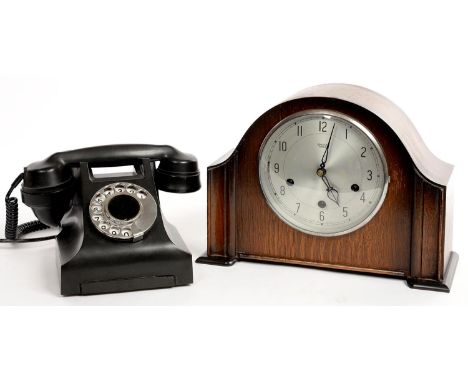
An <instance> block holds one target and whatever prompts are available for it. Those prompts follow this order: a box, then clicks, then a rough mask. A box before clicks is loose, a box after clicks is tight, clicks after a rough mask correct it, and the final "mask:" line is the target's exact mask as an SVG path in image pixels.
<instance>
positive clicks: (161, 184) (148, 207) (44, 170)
mask: <svg viewBox="0 0 468 382" xmlns="http://www.w3.org/2000/svg"><path fill="white" fill-rule="evenodd" d="M155 162H159V165H158V166H157V167H156V163H155ZM128 165H131V166H133V167H134V169H135V171H134V172H133V173H132V174H123V175H116V174H109V175H99V176H98V175H95V174H94V173H93V169H96V168H99V167H106V168H107V167H115V166H128ZM21 180H23V185H22V188H21V196H22V201H23V202H24V203H25V204H26V205H27V206H29V207H31V208H32V210H33V211H34V214H35V215H36V216H37V218H38V219H39V223H38V222H34V223H27V224H26V227H25V225H21V226H19V227H17V216H16V217H15V216H14V215H15V212H14V211H13V210H12V205H13V204H14V200H13V199H15V198H11V197H10V194H11V192H12V190H13V188H14V187H15V186H17V185H19V183H20V182H21ZM200 187H201V185H200V174H199V170H198V163H197V160H196V158H195V157H194V156H193V155H190V154H185V153H182V152H180V151H178V150H176V149H175V148H173V147H171V146H157V145H110V146H98V147H90V148H84V149H79V150H72V151H64V152H59V153H56V154H53V155H51V156H50V157H48V158H47V159H45V160H42V161H39V162H34V163H32V164H30V165H29V166H27V167H26V168H25V169H24V172H23V174H22V175H20V176H19V177H18V178H17V179H16V180H15V182H14V183H13V185H12V188H11V189H10V191H9V192H8V194H7V198H6V203H7V225H6V230H5V233H6V237H7V239H9V241H10V242H14V241H22V239H21V237H20V236H21V235H22V234H24V233H25V232H31V231H33V230H36V229H42V228H45V227H47V226H48V227H60V228H61V230H60V233H59V234H58V235H57V242H58V247H59V263H60V271H61V275H60V277H61V291H62V294H63V295H75V294H95V293H107V292H119V291H129V290H137V289H153V288H161V287H169V286H177V285H186V284H190V283H191V282H192V279H193V276H192V261H191V255H190V253H189V251H188V250H187V248H186V246H185V244H184V243H183V241H182V239H181V237H180V235H179V234H178V233H177V231H176V230H175V228H174V227H173V226H171V225H170V224H169V223H168V222H167V221H166V220H165V219H164V217H163V216H162V214H161V208H160V203H159V197H158V190H161V191H167V192H174V193H187V192H194V191H197V190H199V189H200ZM9 204H10V206H9ZM16 208H17V207H16ZM13 209H14V208H13ZM9 215H10V217H8V216H9ZM16 215H17V212H16ZM47 238H50V237H47ZM24 240H29V239H24ZM33 240H35V239H33ZM36 240H37V239H36Z"/></svg>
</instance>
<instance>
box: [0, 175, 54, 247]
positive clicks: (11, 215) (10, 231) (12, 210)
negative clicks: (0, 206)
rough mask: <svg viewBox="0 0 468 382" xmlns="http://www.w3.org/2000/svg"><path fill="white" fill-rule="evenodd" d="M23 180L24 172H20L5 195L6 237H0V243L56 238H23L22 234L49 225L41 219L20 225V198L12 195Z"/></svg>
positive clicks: (29, 241) (51, 237)
mask: <svg viewBox="0 0 468 382" xmlns="http://www.w3.org/2000/svg"><path fill="white" fill-rule="evenodd" d="M22 180H23V173H21V174H19V175H18V176H17V177H16V179H15V180H14V181H13V183H12V184H11V187H10V189H9V190H8V192H7V194H6V196H5V207H6V219H5V239H0V243H31V242H35V241H43V240H51V239H55V238H56V236H55V235H54V236H43V237H33V238H29V239H21V236H23V235H26V234H28V233H31V232H36V231H41V230H44V229H47V228H50V227H49V226H47V225H45V224H44V223H41V222H40V221H39V220H33V221H30V222H27V223H23V224H21V225H18V199H17V198H15V197H14V196H11V193H12V192H13V190H14V189H15V188H16V187H18V185H19V184H20V183H21V181H22Z"/></svg>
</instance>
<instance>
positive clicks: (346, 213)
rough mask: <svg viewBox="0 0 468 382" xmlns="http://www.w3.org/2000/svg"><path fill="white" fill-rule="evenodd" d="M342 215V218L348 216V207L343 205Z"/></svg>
mask: <svg viewBox="0 0 468 382" xmlns="http://www.w3.org/2000/svg"><path fill="white" fill-rule="evenodd" d="M343 217H344V218H347V217H348V207H343Z"/></svg>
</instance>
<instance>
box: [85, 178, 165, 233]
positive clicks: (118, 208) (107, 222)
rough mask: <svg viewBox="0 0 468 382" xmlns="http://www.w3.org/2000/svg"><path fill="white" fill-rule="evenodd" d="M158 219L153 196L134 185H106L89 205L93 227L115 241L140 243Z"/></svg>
mask: <svg viewBox="0 0 468 382" xmlns="http://www.w3.org/2000/svg"><path fill="white" fill-rule="evenodd" d="M130 207H131V208H130ZM116 215H117V216H116ZM157 216H158V207H157V204H156V201H155V200H154V198H153V196H152V195H151V194H150V192H149V191H148V190H146V189H145V188H143V187H141V186H138V185H137V184H134V183H128V182H117V183H112V184H108V185H106V186H104V187H102V188H101V189H99V190H98V191H97V192H96V193H95V194H94V195H93V197H92V198H91V201H90V203H89V217H90V219H91V221H92V222H93V225H94V227H96V229H97V230H98V231H99V232H100V233H102V234H103V235H105V236H106V237H109V238H112V239H115V240H124V241H138V240H140V239H142V238H143V236H144V234H145V233H146V232H147V231H148V230H149V229H150V228H151V227H152V226H153V224H154V222H155V221H156V218H157Z"/></svg>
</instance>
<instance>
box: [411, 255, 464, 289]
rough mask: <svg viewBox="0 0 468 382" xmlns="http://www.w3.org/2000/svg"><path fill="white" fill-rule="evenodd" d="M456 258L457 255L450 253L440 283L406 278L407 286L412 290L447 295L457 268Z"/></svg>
mask: <svg viewBox="0 0 468 382" xmlns="http://www.w3.org/2000/svg"><path fill="white" fill-rule="evenodd" d="M458 258H459V256H458V253H456V252H450V258H449V261H448V263H447V268H446V270H445V274H444V279H443V280H442V281H435V280H427V279H412V278H408V279H406V282H407V284H408V286H409V287H410V288H414V289H424V290H431V291H436V292H446V293H449V292H450V289H451V287H452V282H453V276H454V275H455V270H456V268H457V264H458Z"/></svg>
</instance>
